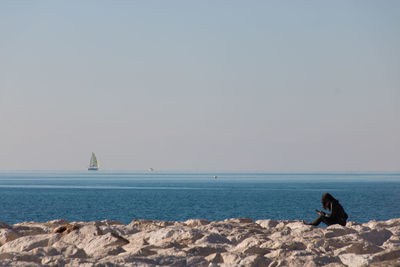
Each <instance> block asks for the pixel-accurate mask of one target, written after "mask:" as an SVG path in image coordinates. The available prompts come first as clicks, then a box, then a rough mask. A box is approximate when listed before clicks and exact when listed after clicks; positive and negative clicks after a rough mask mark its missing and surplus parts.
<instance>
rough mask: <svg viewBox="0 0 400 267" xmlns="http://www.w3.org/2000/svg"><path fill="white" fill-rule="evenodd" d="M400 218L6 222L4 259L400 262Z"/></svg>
mask: <svg viewBox="0 0 400 267" xmlns="http://www.w3.org/2000/svg"><path fill="white" fill-rule="evenodd" d="M399 233H400V219H391V220H388V221H379V222H377V221H371V222H368V223H365V224H359V223H354V222H349V223H348V224H347V225H346V226H340V225H333V226H329V227H325V228H324V227H312V226H308V225H304V224H303V223H302V222H300V221H289V220H285V221H274V220H258V221H256V222H254V221H253V220H252V219H248V218H238V219H235V218H233V219H227V220H224V221H211V222H210V221H206V220H200V219H193V220H188V221H185V222H174V221H153V220H133V221H132V222H131V223H130V224H129V225H124V224H122V223H121V222H118V221H111V220H103V221H98V222H68V221H65V220H53V221H49V222H45V223H37V222H23V223H18V224H14V225H0V242H1V243H0V245H1V244H2V245H1V246H0V267H1V266H88V267H89V266H90V267H92V266H145V267H147V266H209V267H212V266H216V267H217V266H220V267H227V266H229V267H230V266H269V267H278V266H303V267H315V266H330V267H338V266H341V267H342V266H363V265H372V266H399V263H400V260H399V258H400V236H399Z"/></svg>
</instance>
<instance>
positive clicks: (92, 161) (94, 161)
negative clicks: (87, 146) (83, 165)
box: [88, 152, 99, 170]
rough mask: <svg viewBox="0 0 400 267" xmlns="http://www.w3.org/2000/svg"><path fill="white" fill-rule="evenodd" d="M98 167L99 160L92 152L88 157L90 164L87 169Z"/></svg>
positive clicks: (96, 168)
mask: <svg viewBox="0 0 400 267" xmlns="http://www.w3.org/2000/svg"><path fill="white" fill-rule="evenodd" d="M98 169H99V161H98V160H97V158H96V155H95V154H94V153H93V152H92V157H91V158H90V164H89V168H88V170H98Z"/></svg>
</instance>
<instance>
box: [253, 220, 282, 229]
mask: <svg viewBox="0 0 400 267" xmlns="http://www.w3.org/2000/svg"><path fill="white" fill-rule="evenodd" d="M256 223H257V224H259V225H260V226H261V227H263V228H267V229H268V228H272V227H275V226H277V225H278V224H279V223H280V222H279V221H276V220H258V221H256Z"/></svg>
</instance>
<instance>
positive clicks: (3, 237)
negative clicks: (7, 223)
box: [0, 228, 20, 246]
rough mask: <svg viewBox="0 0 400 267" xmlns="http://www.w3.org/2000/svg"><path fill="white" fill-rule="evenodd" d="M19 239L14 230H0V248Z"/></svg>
mask: <svg viewBox="0 0 400 267" xmlns="http://www.w3.org/2000/svg"><path fill="white" fill-rule="evenodd" d="M18 237H20V235H19V234H17V233H16V232H15V231H14V230H12V229H9V228H0V246H2V245H4V244H5V243H7V242H9V241H12V240H14V239H17V238H18Z"/></svg>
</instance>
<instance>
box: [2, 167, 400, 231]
mask: <svg viewBox="0 0 400 267" xmlns="http://www.w3.org/2000/svg"><path fill="white" fill-rule="evenodd" d="M214 175H216V176H217V178H216V179H214V178H213V176H214ZM324 192H329V193H331V194H332V195H333V196H334V197H335V198H337V199H338V200H339V201H340V203H341V204H342V205H343V207H344V208H345V210H346V212H347V213H348V215H349V220H350V221H356V222H360V223H363V222H367V221H370V220H387V219H390V218H399V217H400V208H399V206H398V203H400V173H261V172H256V173H247V172H233V173H230V172H224V173H221V172H219V173H206V172H156V171H154V172H123V171H97V172H96V171H94V172H89V171H80V172H74V171H1V172H0V221H1V222H5V223H8V224H14V223H18V222H23V221H38V222H45V221H49V220H54V219H66V220H69V221H95V220H104V219H109V220H118V221H121V222H123V223H125V224H128V223H130V222H131V221H132V220H134V219H152V220H178V221H184V220H187V219H192V218H201V219H207V220H224V219H227V218H237V217H249V218H253V219H256V220H257V219H276V220H284V219H289V220H308V221H311V220H313V219H314V218H315V217H316V216H317V214H316V213H315V211H314V210H315V209H322V208H321V202H320V200H321V195H322V194H323V193H324Z"/></svg>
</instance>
